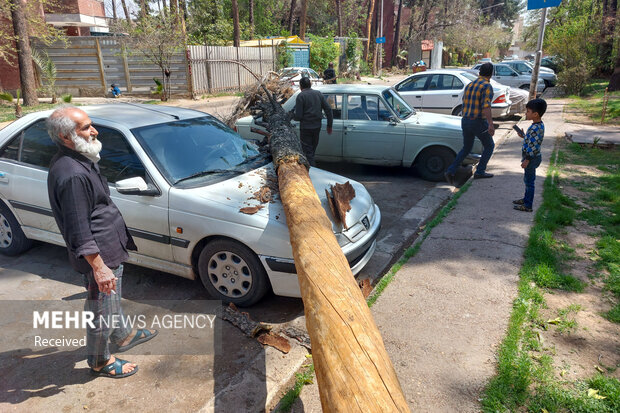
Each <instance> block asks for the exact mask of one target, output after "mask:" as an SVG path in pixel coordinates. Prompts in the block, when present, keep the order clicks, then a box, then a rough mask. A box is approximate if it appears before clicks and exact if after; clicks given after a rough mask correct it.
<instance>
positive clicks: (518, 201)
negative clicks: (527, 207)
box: [512, 198, 525, 205]
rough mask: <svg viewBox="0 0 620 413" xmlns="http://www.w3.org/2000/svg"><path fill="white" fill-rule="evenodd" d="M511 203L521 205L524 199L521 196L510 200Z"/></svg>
mask: <svg viewBox="0 0 620 413" xmlns="http://www.w3.org/2000/svg"><path fill="white" fill-rule="evenodd" d="M512 203H513V204H515V205H523V204H525V201H524V200H523V198H521V199H515V200H514V201H512Z"/></svg>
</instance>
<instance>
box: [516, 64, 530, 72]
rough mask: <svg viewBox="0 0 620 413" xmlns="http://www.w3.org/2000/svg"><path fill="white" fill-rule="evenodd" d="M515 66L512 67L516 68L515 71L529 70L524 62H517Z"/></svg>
mask: <svg viewBox="0 0 620 413" xmlns="http://www.w3.org/2000/svg"><path fill="white" fill-rule="evenodd" d="M516 66H517V67H516V68H514V69H517V72H520V73H527V72H529V71H530V68H529V67H528V66H527V65H526V64H525V63H517V64H516Z"/></svg>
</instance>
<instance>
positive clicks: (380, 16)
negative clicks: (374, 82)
mask: <svg viewBox="0 0 620 413" xmlns="http://www.w3.org/2000/svg"><path fill="white" fill-rule="evenodd" d="M379 19H381V26H379V27H380V31H381V33H380V34H379V37H383V0H381V11H380V12H379ZM379 44H380V46H381V47H380V48H379V77H381V73H382V71H383V43H379Z"/></svg>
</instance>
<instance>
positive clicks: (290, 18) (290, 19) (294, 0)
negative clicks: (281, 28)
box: [288, 0, 297, 35]
mask: <svg viewBox="0 0 620 413" xmlns="http://www.w3.org/2000/svg"><path fill="white" fill-rule="evenodd" d="M296 5H297V0H291V10H290V11H289V13H288V32H289V33H290V34H291V35H293V21H294V20H293V17H294V16H295V6H296Z"/></svg>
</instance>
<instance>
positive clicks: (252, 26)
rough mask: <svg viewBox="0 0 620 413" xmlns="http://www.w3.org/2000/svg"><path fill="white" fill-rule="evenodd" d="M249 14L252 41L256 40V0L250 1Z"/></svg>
mask: <svg viewBox="0 0 620 413" xmlns="http://www.w3.org/2000/svg"><path fill="white" fill-rule="evenodd" d="M248 14H249V23H250V39H253V38H254V0H249V3H248Z"/></svg>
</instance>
